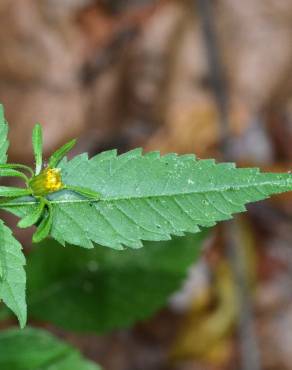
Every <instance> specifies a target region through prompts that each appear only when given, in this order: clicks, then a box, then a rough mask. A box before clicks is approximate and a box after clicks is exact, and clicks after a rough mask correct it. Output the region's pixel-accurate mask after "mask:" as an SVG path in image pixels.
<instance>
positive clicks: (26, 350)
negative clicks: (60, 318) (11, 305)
mask: <svg viewBox="0 0 292 370" xmlns="http://www.w3.org/2000/svg"><path fill="white" fill-rule="evenodd" d="M0 369H3V370H41V369H42V370H45V369H47V370H101V368H100V367H99V366H98V365H96V364H94V363H93V362H91V361H87V360H85V359H84V358H83V357H82V356H81V354H80V353H79V352H78V351H77V350H76V349H74V348H73V347H71V346H69V345H67V344H66V343H64V342H63V341H60V340H59V339H56V338H55V337H53V336H52V335H51V334H49V333H48V332H45V331H44V330H39V329H32V328H26V329H24V330H16V329H10V330H6V331H3V332H0Z"/></svg>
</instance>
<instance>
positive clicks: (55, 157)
mask: <svg viewBox="0 0 292 370" xmlns="http://www.w3.org/2000/svg"><path fill="white" fill-rule="evenodd" d="M75 144H76V139H73V140H71V141H69V142H68V143H66V144H65V145H63V146H62V147H61V148H60V149H58V150H56V151H55V153H53V154H52V155H51V157H50V158H49V165H48V167H50V168H55V167H57V166H58V164H59V162H60V161H61V160H62V159H63V158H64V156H65V155H66V154H67V153H68V152H69V151H70V150H71V149H72V148H73V147H74V145H75Z"/></svg>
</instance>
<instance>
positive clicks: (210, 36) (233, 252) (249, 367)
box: [195, 0, 261, 370]
mask: <svg viewBox="0 0 292 370" xmlns="http://www.w3.org/2000/svg"><path fill="white" fill-rule="evenodd" d="M211 2H212V0H195V5H196V6H197V7H198V10H199V15H200V18H201V22H202V31H203V36H204V39H205V45H206V53H207V58H208V63H209V73H210V75H211V76H210V77H211V80H212V81H213V89H214V91H213V92H214V95H215V99H216V103H217V107H218V111H219V117H220V133H221V137H220V144H221V153H222V157H223V159H224V160H228V159H230V157H231V153H230V142H231V136H230V131H229V119H228V100H229V99H228V92H227V88H226V84H225V78H224V73H223V69H222V64H221V60H220V55H219V48H218V43H217V38H216V30H215V25H214V15H213V8H212V3H211ZM224 232H225V240H226V247H227V252H228V257H229V261H230V265H231V268H232V270H233V274H234V279H235V286H236V293H237V299H238V307H239V323H238V335H239V342H240V355H241V369H242V370H260V369H261V364H260V355H259V349H258V344H257V338H256V334H255V329H254V315H253V305H252V300H251V296H250V290H249V284H248V279H247V276H246V271H245V258H244V250H243V247H244V246H243V245H242V241H240V240H239V238H238V235H239V230H238V224H237V223H236V222H234V221H230V222H229V223H227V224H226V225H225V229H224Z"/></svg>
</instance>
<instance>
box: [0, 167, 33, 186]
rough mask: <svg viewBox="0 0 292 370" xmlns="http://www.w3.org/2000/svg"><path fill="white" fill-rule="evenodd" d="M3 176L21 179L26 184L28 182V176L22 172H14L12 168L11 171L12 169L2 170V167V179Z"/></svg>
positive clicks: (0, 174) (0, 171)
mask: <svg viewBox="0 0 292 370" xmlns="http://www.w3.org/2000/svg"><path fill="white" fill-rule="evenodd" d="M1 176H3V177H19V178H21V179H22V180H24V181H25V183H27V182H28V178H27V176H25V175H24V174H23V173H22V172H20V171H17V170H14V169H12V168H11V169H10V168H1V167H0V177H1Z"/></svg>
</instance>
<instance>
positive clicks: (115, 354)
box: [0, 0, 292, 370]
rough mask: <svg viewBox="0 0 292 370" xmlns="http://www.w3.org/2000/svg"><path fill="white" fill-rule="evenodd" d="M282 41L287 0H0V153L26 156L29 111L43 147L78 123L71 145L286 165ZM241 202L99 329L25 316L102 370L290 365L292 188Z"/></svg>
mask: <svg viewBox="0 0 292 370" xmlns="http://www.w3.org/2000/svg"><path fill="white" fill-rule="evenodd" d="M291 40H292V1H291V0H266V1H261V0H246V1H240V0H213V1H211V0H156V1H154V0H95V1H94V0H18V1H16V0H1V2H0V102H2V103H3V104H4V106H5V110H6V117H7V119H8V122H9V123H10V142H11V146H10V152H9V159H10V162H16V161H17V162H22V163H29V164H32V149H31V139H30V138H31V130H32V127H33V126H34V124H35V123H36V122H40V123H41V124H42V125H43V128H44V136H45V138H44V139H45V140H44V141H45V154H46V156H48V155H49V153H51V152H52V151H53V150H54V149H56V148H57V147H58V146H60V145H61V144H62V143H64V142H66V141H67V140H69V139H71V138H73V137H78V138H79V140H78V145H77V147H76V148H75V149H74V150H75V154H77V153H79V152H84V151H87V152H89V153H90V155H94V154H96V153H98V152H100V151H103V150H108V149H112V148H117V149H118V151H119V152H120V153H122V152H124V151H127V150H130V149H132V148H135V147H138V146H141V147H143V148H144V150H145V151H151V150H160V151H161V152H162V153H167V152H177V153H195V154H196V155H197V156H198V157H199V158H210V157H212V158H216V159H218V161H220V160H221V161H222V160H230V161H236V162H237V163H238V164H239V165H244V166H260V167H261V168H262V169H263V170H267V171H283V172H285V171H289V170H290V169H291V163H292V145H291V143H292V41H291ZM248 209H249V212H248V214H247V215H245V216H244V217H238V218H236V219H235V221H234V222H233V223H231V224H224V225H223V226H222V225H221V226H219V227H218V228H217V229H215V230H212V232H209V234H208V237H207V238H206V240H205V242H204V243H203V253H202V255H201V257H200V258H199V260H198V261H197V263H196V264H194V265H193V266H191V267H188V277H187V278H186V279H185V280H184V283H183V284H181V287H180V288H179V289H177V291H176V292H173V294H172V295H171V298H170V299H168V303H167V304H164V308H163V309H162V310H160V311H159V312H158V313H156V314H155V315H152V317H151V318H150V319H149V318H148V319H147V320H146V321H145V320H143V322H139V323H138V324H135V325H133V326H132V327H131V328H129V329H122V330H121V329H120V330H115V331H114V332H111V333H108V334H103V335H94V334H91V335H86V334H84V333H79V334H77V333H75V331H74V330H63V329H61V328H59V327H58V326H56V325H53V324H48V323H42V324H39V322H36V325H41V326H42V327H44V326H45V327H46V328H48V329H49V330H51V331H52V332H54V333H55V334H57V335H58V336H60V337H62V338H65V339H66V340H68V341H69V342H71V343H73V344H74V345H76V346H77V347H78V348H79V349H80V350H81V352H83V353H84V354H85V355H86V356H87V357H88V358H90V359H92V360H96V361H98V362H99V363H101V364H102V365H103V366H104V368H105V369H107V370H144V369H145V370H167V369H171V370H225V369H226V370H234V369H243V370H260V369H264V370H290V369H292V351H291V348H292V249H291V248H292V228H291V217H292V197H291V194H284V195H282V196H278V197H275V198H273V200H268V201H265V202H261V203H259V204H256V205H252V206H249V207H248ZM11 222H12V223H13V222H14V220H11ZM16 233H19V232H18V231H16ZM18 236H19V237H20V238H21V240H22V241H23V243H26V245H29V240H30V236H31V234H29V235H27V233H25V234H18ZM162 258H163V257H162ZM157 294H158V293H157ZM0 325H2V327H6V326H7V325H9V323H8V324H7V322H5V324H0Z"/></svg>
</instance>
